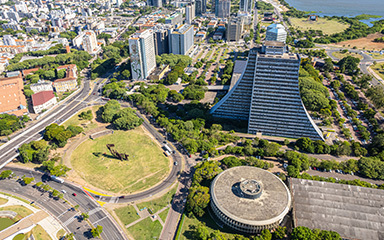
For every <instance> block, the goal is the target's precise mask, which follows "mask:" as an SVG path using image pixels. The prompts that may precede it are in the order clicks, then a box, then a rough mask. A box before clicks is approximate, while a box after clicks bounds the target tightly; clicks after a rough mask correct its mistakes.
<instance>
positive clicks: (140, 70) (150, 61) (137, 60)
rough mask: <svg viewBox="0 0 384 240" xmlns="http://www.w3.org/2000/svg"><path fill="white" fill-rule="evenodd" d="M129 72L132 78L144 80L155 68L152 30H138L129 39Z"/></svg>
mask: <svg viewBox="0 0 384 240" xmlns="http://www.w3.org/2000/svg"><path fill="white" fill-rule="evenodd" d="M129 52H130V56H131V74H132V79H133V80H144V79H146V78H147V77H148V76H149V74H150V73H151V72H152V71H153V70H154V69H155V68H156V57H155V56H156V55H155V46H154V40H153V33H152V30H150V29H147V30H145V31H142V32H138V33H136V34H135V35H133V36H132V37H131V38H130V39H129Z"/></svg>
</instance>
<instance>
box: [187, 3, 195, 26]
mask: <svg viewBox="0 0 384 240" xmlns="http://www.w3.org/2000/svg"><path fill="white" fill-rule="evenodd" d="M194 18H195V3H194V2H191V3H189V4H188V5H187V6H185V23H186V24H191V23H192V20H193V19H194Z"/></svg>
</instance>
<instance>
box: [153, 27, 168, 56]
mask: <svg viewBox="0 0 384 240" xmlns="http://www.w3.org/2000/svg"><path fill="white" fill-rule="evenodd" d="M153 36H154V41H155V53H156V55H161V54H164V53H169V43H168V42H169V32H168V30H167V29H157V30H155V32H154V33H153Z"/></svg>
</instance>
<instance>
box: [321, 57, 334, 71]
mask: <svg viewBox="0 0 384 240" xmlns="http://www.w3.org/2000/svg"><path fill="white" fill-rule="evenodd" d="M323 70H324V72H332V71H333V62H332V59H331V58H326V59H324V66H323Z"/></svg>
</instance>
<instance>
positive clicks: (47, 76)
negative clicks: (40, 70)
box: [43, 70, 56, 80]
mask: <svg viewBox="0 0 384 240" xmlns="http://www.w3.org/2000/svg"><path fill="white" fill-rule="evenodd" d="M43 76H44V78H45V79H48V80H53V79H55V77H56V74H55V71H53V70H48V71H45V72H44V74H43Z"/></svg>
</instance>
